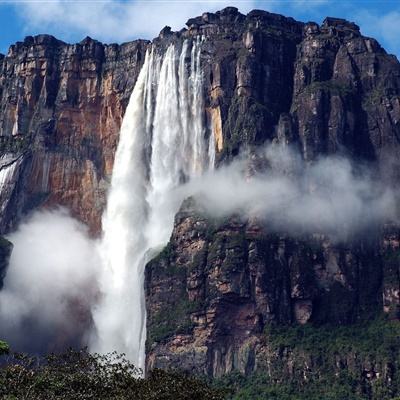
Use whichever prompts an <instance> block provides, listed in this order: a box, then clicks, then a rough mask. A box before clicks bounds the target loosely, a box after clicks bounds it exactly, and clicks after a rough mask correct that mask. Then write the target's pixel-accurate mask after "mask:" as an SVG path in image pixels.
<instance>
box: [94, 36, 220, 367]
mask: <svg viewBox="0 0 400 400" xmlns="http://www.w3.org/2000/svg"><path fill="white" fill-rule="evenodd" d="M200 54H201V39H200V38H198V39H195V40H194V41H190V40H186V41H185V42H184V43H183V44H182V46H179V45H176V44H171V45H170V46H169V47H168V49H167V51H166V52H165V54H164V55H163V56H162V55H158V54H157V52H156V50H155V49H154V48H152V49H151V50H148V51H147V53H146V57H145V62H144V65H143V67H142V70H141V72H140V74H139V77H138V79H137V82H136V85H135V88H134V90H133V92H132V95H131V97H130V101H129V104H128V107H127V110H126V113H125V117H124V120H123V122H122V127H121V132H120V141H119V145H118V149H117V152H116V156H115V164H114V170H113V174H112V179H111V188H110V192H109V197H108V204H107V208H106V211H105V213H104V215H103V239H102V241H101V244H100V253H101V255H102V261H103V274H102V279H101V291H102V294H103V297H102V300H101V301H100V303H99V304H98V306H97V307H96V308H95V309H94V312H93V316H94V322H95V326H96V330H97V334H96V338H95V339H94V341H93V346H92V350H94V351H98V352H100V353H107V352H110V351H114V350H116V351H117V352H120V353H125V354H126V356H127V358H128V359H129V360H131V361H132V362H133V363H134V364H135V365H136V366H138V367H140V368H143V367H144V363H145V350H144V348H145V340H146V309H145V299H144V290H143V278H144V267H145V264H146V262H147V261H148V260H149V258H150V257H151V255H152V254H154V250H157V249H158V250H159V249H160V247H161V246H162V245H165V244H166V243H167V241H168V239H169V236H170V233H171V230H172V227H173V218H174V214H175V213H176V211H177V207H179V204H176V202H174V201H172V198H171V195H170V194H171V191H172V190H174V189H175V188H177V187H178V186H179V185H180V184H182V183H183V182H184V181H187V180H188V179H190V178H191V177H193V176H197V175H200V174H201V173H202V172H203V171H204V170H205V169H207V168H208V167H210V166H212V165H213V163H214V158H215V155H214V148H215V144H214V141H213V138H212V135H210V139H206V125H205V116H204V114H205V110H204V99H203V77H202V71H201V68H200ZM207 140H208V141H209V143H208V144H207Z"/></svg>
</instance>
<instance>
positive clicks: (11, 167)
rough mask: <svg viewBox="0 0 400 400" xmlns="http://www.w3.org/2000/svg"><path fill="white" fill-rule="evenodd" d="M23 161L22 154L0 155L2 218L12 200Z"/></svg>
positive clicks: (0, 205) (0, 204)
mask: <svg viewBox="0 0 400 400" xmlns="http://www.w3.org/2000/svg"><path fill="white" fill-rule="evenodd" d="M21 162H22V156H16V155H14V154H11V153H6V154H4V155H2V156H1V157H0V219H1V218H2V217H3V216H4V213H5V210H6V208H7V205H8V203H9V201H10V197H11V194H12V192H13V190H14V186H15V182H16V175H17V174H18V170H19V166H20V165H21Z"/></svg>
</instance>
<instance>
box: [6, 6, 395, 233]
mask: <svg viewBox="0 0 400 400" xmlns="http://www.w3.org/2000/svg"><path fill="white" fill-rule="evenodd" d="M196 36H201V37H203V38H204V41H203V44H202V55H201V65H202V70H203V73H204V94H205V107H206V114H205V115H204V118H206V120H207V123H208V125H209V127H210V130H212V132H213V135H214V136H215V143H216V150H217V156H216V163H217V164H219V163H221V162H224V161H225V160H228V159H231V158H232V157H234V156H235V155H237V154H238V152H239V149H240V148H243V147H250V148H254V146H257V145H260V144H262V143H263V142H265V140H272V139H274V138H279V140H282V141H285V142H289V143H294V144H296V145H299V147H300V148H301V150H302V153H303V154H304V157H305V158H306V159H307V160H313V159H315V158H317V157H318V155H320V154H326V153H332V152H346V153H350V154H351V155H353V156H356V157H362V158H366V159H369V160H375V159H377V158H379V157H381V156H382V154H386V153H387V152H390V153H392V154H393V153H394V154H396V153H397V150H398V140H397V136H398V133H399V122H398V121H399V118H400V106H399V76H400V67H399V63H398V62H397V60H396V58H395V57H394V56H390V55H387V54H386V52H385V51H384V50H383V49H382V48H381V47H380V46H379V44H378V43H377V42H376V41H375V40H374V39H371V38H365V37H363V36H362V35H361V34H360V32H359V29H358V27H357V26H356V25H355V24H353V23H349V22H347V21H344V20H340V19H332V18H327V19H326V21H325V22H324V23H323V24H322V25H321V26H318V25H317V24H314V23H308V24H303V23H300V22H297V21H295V20H293V19H292V18H286V17H283V16H280V15H276V14H271V13H267V12H265V11H257V10H255V11H252V12H250V13H249V14H248V15H242V14H240V13H239V12H238V11H237V9H235V8H233V7H228V8H226V9H224V10H222V11H220V12H218V13H215V14H212V13H205V14H203V15H202V16H201V17H197V18H192V19H190V20H189V21H188V22H187V29H183V30H182V31H180V32H172V31H171V30H170V29H169V28H168V27H166V28H164V29H163V30H162V31H161V33H160V35H159V37H158V38H156V39H155V40H154V42H153V44H154V46H155V47H156V48H157V49H158V51H160V52H162V51H164V50H165V49H166V48H167V46H168V44H169V43H171V42H173V41H182V40H183V39H184V38H187V37H196ZM147 46H148V42H145V41H140V40H139V41H135V42H130V43H126V44H123V45H103V44H101V43H99V42H97V41H94V40H91V39H90V38H87V39H85V40H83V41H82V42H81V43H79V44H75V45H68V44H65V43H63V42H61V41H59V40H57V39H55V38H53V37H50V36H45V35H42V36H37V37H34V38H33V37H27V38H26V39H25V41H24V42H18V43H17V44H15V45H13V46H11V47H10V50H9V53H8V54H7V55H6V56H5V57H2V58H1V59H0V139H1V152H2V154H3V155H6V156H7V157H8V158H9V157H14V159H16V158H18V157H19V156H20V155H22V154H23V157H21V159H20V160H19V163H18V164H19V165H18V168H16V171H14V173H15V177H14V178H12V179H11V180H12V181H14V182H18V184H17V185H16V187H15V188H12V187H10V190H9V193H10V195H11V194H13V193H14V192H15V194H13V200H12V201H11V202H10V203H11V204H10V206H9V207H7V211H4V212H3V213H2V217H1V218H2V222H3V223H2V224H1V225H2V230H3V231H5V230H8V229H10V227H11V226H12V225H13V221H14V220H16V219H18V216H19V215H21V214H23V213H25V212H26V211H28V210H30V209H32V208H35V207H37V206H39V205H45V206H53V205H56V204H60V205H65V206H67V207H68V208H70V209H71V210H72V212H73V214H74V215H75V216H77V217H78V218H79V219H81V220H82V221H84V222H85V223H87V224H89V225H90V227H91V230H92V232H94V233H95V232H99V230H100V216H101V214H102V211H103V208H104V203H105V192H106V190H107V186H108V177H109V176H110V174H111V170H112V164H113V156H114V152H115V148H116V143H117V141H118V132H119V128H120V125H121V120H122V116H123V114H124V111H125V107H126V105H127V101H128V98H129V95H130V93H131V92H132V89H133V86H134V83H135V81H136V78H137V75H138V73H139V70H140V68H141V65H142V63H143V61H144V54H145V50H146V48H147ZM11 186H12V185H11ZM3 204H4V203H3Z"/></svg>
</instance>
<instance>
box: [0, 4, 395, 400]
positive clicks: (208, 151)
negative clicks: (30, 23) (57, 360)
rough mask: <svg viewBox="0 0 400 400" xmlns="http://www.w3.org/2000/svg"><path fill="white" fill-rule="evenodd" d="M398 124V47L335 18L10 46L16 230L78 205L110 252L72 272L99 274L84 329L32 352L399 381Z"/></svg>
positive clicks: (3, 67) (78, 215)
mask: <svg viewBox="0 0 400 400" xmlns="http://www.w3.org/2000/svg"><path fill="white" fill-rule="evenodd" d="M399 121H400V64H399V62H398V60H397V58H396V57H395V56H392V55H389V54H387V53H386V51H385V50H384V49H383V48H382V47H381V46H380V45H379V43H378V42H377V41H376V40H374V39H373V38H368V37H364V36H363V35H362V34H361V33H360V30H359V28H358V26H357V25H355V24H354V23H351V22H348V21H345V20H342V19H338V18H327V19H326V20H325V21H324V22H323V24H322V25H318V24H316V23H312V22H310V23H302V22H298V21H295V20H294V19H292V18H287V17H284V16H281V15H277V14H272V13H268V12H266V11H261V10H254V11H251V12H250V13H248V14H247V15H243V14H241V13H240V12H239V11H238V10H237V9H236V8H233V7H228V8H225V9H223V10H221V11H219V12H217V13H204V14H203V15H202V16H200V17H196V18H192V19H190V20H189V21H188V22H187V28H184V29H182V30H181V31H179V32H173V31H171V29H170V28H169V27H165V28H164V29H163V30H162V31H161V32H160V35H159V36H158V37H157V38H156V39H154V40H153V41H152V42H151V43H150V42H148V41H144V40H137V41H133V42H129V43H124V44H121V45H116V44H110V45H104V44H102V43H100V42H98V41H96V40H93V39H91V38H86V39H84V40H83V41H82V42H81V43H78V44H74V45H70V44H66V43H64V42H61V41H59V40H57V39H55V38H54V37H51V36H47V35H39V36H35V37H27V38H26V39H25V40H24V41H23V42H18V43H16V44H15V45H12V46H11V47H10V50H9V52H8V54H7V55H5V56H0V150H1V165H0V186H1V190H0V200H1V209H0V211H1V213H0V221H1V223H0V229H1V232H0V233H1V234H2V235H4V236H5V237H6V238H8V239H10V240H11V242H13V237H15V235H17V233H18V229H19V231H21V229H22V228H19V227H21V226H23V224H24V223H25V222H26V221H27V219H26V218H29V215H32V213H34V214H33V215H34V216H33V217H30V218H33V220H34V221H35V218H36V220H37V219H38V218H39V217H37V215H38V214H35V210H43V209H45V210H54V209H56V208H57V207H58V206H62V207H65V208H66V209H68V210H69V212H70V214H71V216H72V217H73V218H75V219H76V220H78V221H80V222H81V223H83V224H84V225H85V226H87V227H88V232H85V229H84V228H82V227H81V226H80V225H79V227H77V226H75V225H74V226H75V228H72V227H71V229H70V230H68V232H70V234H69V239H71V238H72V237H73V236H74V235H75V234H74V233H73V232H75V231H76V230H77V231H79V232H80V235H82V236H79V243H80V244H79V246H81V244H82V246H83V247H84V248H85V249H86V243H87V242H86V240H88V241H90V243H91V244H90V245H88V246H89V247H94V248H95V249H98V252H99V254H100V258H101V260H97V259H96V258H95V256H90V254H91V251H92V249H91V248H90V249H89V248H88V249H87V253H85V254H87V255H86V257H85V263H84V264H83V265H82V267H80V266H79V268H78V267H77V268H76V269H73V268H72V269H71V271H73V273H75V274H78V271H79V270H81V269H82V268H83V269H84V268H85V266H84V265H87V266H88V267H87V268H88V270H90V274H89V276H88V275H85V276H84V277H83V278H82V282H83V283H82V282H79V284H76V285H75V284H74V285H75V287H78V288H79V290H76V291H74V292H73V293H72V294H71V298H68V292H67V290H69V288H67V289H66V292H65V294H66V296H67V301H66V302H67V303H68V307H67V308H68V310H70V311H69V312H70V314H71V315H73V316H74V317H73V318H72V319H68V323H67V324H66V325H68V326H69V327H71V326H72V327H74V326H76V327H77V328H76V331H74V329H66V328H65V327H63V326H62V325H61V328H60V327H58V328H57V329H55V331H54V332H52V333H51V334H50V335H49V336H48V337H47V336H46V340H45V343H44V344H43V343H41V345H40V346H41V347H40V348H35V346H34V345H32V343H29V344H27V345H26V346H28V349H29V346H30V350H32V351H38V350H40V351H41V350H46V351H48V350H53V349H57V348H60V347H63V346H67V345H69V344H74V345H87V344H89V345H90V347H91V349H93V350H95V351H99V352H108V351H113V350H117V351H118V352H124V353H126V354H127V356H128V358H129V359H131V360H132V361H134V362H135V364H137V365H138V366H140V367H142V368H144V369H145V370H151V369H154V368H175V367H178V368H183V369H185V370H187V371H190V372H193V373H196V374H199V375H207V376H209V377H213V378H221V377H224V376H228V377H229V376H231V375H230V374H235V373H237V372H238V373H239V374H241V375H243V376H246V377H251V376H260V375H261V376H262V377H263V379H265V380H267V381H268V382H269V384H270V385H276V384H283V383H284V382H286V381H287V382H294V384H295V385H297V387H300V388H301V387H303V386H304V385H306V384H313V383H315V382H323V381H324V379H327V374H328V375H329V379H332V380H335V379H338V381H340V379H341V378H342V375H343V376H345V377H346V379H350V378H351V379H353V381H354V382H355V383H354V388H355V389H354V390H355V392H356V393H361V394H362V396H364V397H361V398H368V399H386V398H387V399H389V398H392V397H394V396H396V395H399V390H400V389H399V388H400V383H399V382H400V355H399V348H400V344H399V337H398V336H396V334H394V335H393V332H398V330H399V328H398V324H399V312H400V264H399V262H400V259H399V254H400V253H399V243H400V242H399V241H400V231H399V226H398V219H397V217H398V209H397V208H398V206H397V204H398V202H397V199H398V193H397V185H398V179H399V178H398V154H399V144H400V142H399V137H400V136H399V135H400V122H399ZM114 159H115V162H114ZM192 196H193V197H192ZM40 212H43V211H40ZM46 212H47V211H46ZM58 213H59V211H52V212H50V214H51V215H53V216H54V215H58ZM61 213H64V217H65V218H67V219H68V218H70V217H67V216H65V212H64V211H62V212H61ZM35 215H36V216H35ZM64 217H60V216H58V217H56V218H61V219H62V218H64ZM49 218H53V217H49ZM62 220H63V219H62ZM28 221H29V220H28ZM63 221H64V220H63ZM28 223H29V222H28ZM65 223H66V225H67V226H68V227H69V226H70V225H69V223H68V222H65ZM21 224H22V225H21ZM49 224H50V223H49ZM49 226H50V225H49ZM68 229H69V228H68ZM82 229H83V230H82ZM15 230H17V233H15ZM27 232H28V233H27V237H28V238H29V235H32V233H29V231H27ZM34 232H37V231H34ZM171 232H172V234H171ZM33 234H35V235H38V234H37V233H33ZM13 235H14V236H13ZM43 235H44V236H45V234H43ZM38 236H39V235H38ZM45 237H46V236H45ZM67 239H68V238H67ZM62 240H65V239H62ZM47 241H48V240H47V238H46V240H44V241H43V242H44V244H45V242H47ZM44 244H43V245H44ZM41 245H42V244H40V246H41ZM11 246H12V245H11V244H10V243H9V242H8V241H7V240H6V239H4V240H3V241H2V242H1V243H0V247H1V253H0V254H1V256H2V260H1V261H2V262H1V263H0V268H1V271H2V272H1V273H0V277H2V281H3V285H4V287H3V289H2V291H3V293H7V287H8V286H7V285H8V284H10V282H11V281H10V280H9V281H7V279H11V278H10V277H11V276H12V275H11V269H12V267H13V265H14V264H13V257H15V255H16V254H18V248H17V247H18V245H17V244H16V243H14V249H13V251H12V252H11ZM38 246H39V245H38ZM65 248H66V249H67V250H65V251H66V252H69V253H71V252H73V251H74V250H71V248H70V247H68V246H67V245H65ZM80 248H82V247H80ZM45 251H46V250H45ZM47 251H49V250H47ZM60 251H62V250H60ZM10 253H11V260H10V265H9V267H8V271H7V264H8V258H9V256H10ZM89 264H94V266H92V265H91V266H90V267H89ZM52 265H53V264H52ZM52 265H50V266H49V271H51V268H52ZM53 267H54V265H53ZM38 268H39V267H38ZM65 268H66V271H68V266H66V267H65ZM93 270H94V271H95V272H93ZM93 274H94V276H95V277H93ZM66 276H68V274H67V275H66ZM71 281H73V282H74V280H73V279H72V280H71ZM81 284H82V286H79V285H81ZM49 285H51V283H49ZM43 290H45V287H44V289H43ZM82 293H84V294H85V296H83V295H82ZM86 295H87V296H86ZM1 299H2V297H1V292H0V300H1ZM64 300H65V299H64ZM4 304H5V303H4V302H3V307H4ZM67 308H62V310H63V311H62V312H64V311H65V310H66V309H67ZM0 310H1V305H0ZM2 312H4V310H1V311H0V314H1V313H2ZM146 313H147V318H145V314H146ZM77 315H79V318H78V319H79V324H78V323H77V322H76V320H75V319H74V318H75V317H76V316H77ZM68 318H69V317H68ZM0 321H1V324H2V325H1V327H0V336H1V337H4V339H6V340H8V341H9V342H10V344H11V345H12V344H13V338H12V336H10V335H12V333H10V331H7V329H5V328H4V323H5V322H4V321H5V320H4V318H1V319H0ZM24 323H25V324H26V326H31V324H32V323H33V324H35V322H32V321H25V322H24ZM47 328H48V327H46V329H47ZM313 329H314V330H313ZM38 332H39V333H38V336H40V334H41V331H40V329H39V330H38ZM330 332H333V334H331V333H330ZM354 332H356V333H354ZM360 332H363V333H362V334H361V333H360ZM291 335H292V336H291ZM293 337H294V338H295V339H293ZM308 337H309V338H312V341H313V342H314V347H313V345H312V344H310V342H308V339H307V338H308ZM321 337H322V338H321ZM377 338H385V339H386V344H387V347H384V348H382V346H383V345H382V344H381V343H379V340H378V339H377ZM324 339H325V342H324ZM358 339H359V340H358ZM310 340H311V339H310ZM340 341H343V342H344V343H345V344H344V345H342V344H343V343H342V342H340ZM377 341H378V344H377ZM339 342H340V343H339ZM24 346H25V345H24ZM42 346H45V348H44V349H43V347H42ZM327 371H328V372H327ZM238 379H239V378H238ZM353 381H352V382H353Z"/></svg>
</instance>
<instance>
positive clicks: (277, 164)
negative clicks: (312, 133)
mask: <svg viewBox="0 0 400 400" xmlns="http://www.w3.org/2000/svg"><path fill="white" fill-rule="evenodd" d="M260 155H262V156H263V157H265V160H266V161H267V164H269V165H270V166H271V169H268V170H267V171H265V172H264V173H259V174H255V175H254V176H252V177H251V179H249V178H248V177H247V174H243V171H246V169H247V168H248V167H247V163H248V161H246V159H242V160H240V159H239V160H235V161H234V162H232V164H230V165H229V166H224V167H222V168H219V169H218V170H216V171H214V172H212V173H209V174H206V175H205V176H204V177H201V178H199V179H197V180H193V181H191V182H189V183H188V184H187V185H185V186H184V187H183V188H181V189H179V190H178V194H179V195H180V196H181V198H185V197H187V196H189V195H194V196H195V197H196V198H197V200H198V201H199V203H200V204H201V205H202V206H203V207H204V208H205V209H206V210H207V211H208V212H209V213H211V214H212V215H216V216H229V215H231V214H232V213H238V214H239V215H246V216H250V217H254V216H256V217H258V218H260V219H262V220H265V221H266V222H267V224H268V228H269V229H270V230H271V229H273V228H274V227H275V228H276V229H277V230H280V231H282V230H283V231H285V232H291V233H292V234H296V232H308V233H316V232H321V233H325V234H328V235H330V237H331V239H332V240H336V239H339V240H346V239H348V237H349V236H348V235H352V234H354V233H360V232H364V231H368V230H369V229H375V227H376V226H377V225H378V226H379V224H381V223H382V222H384V221H386V220H391V221H393V220H396V221H397V220H398V213H397V211H398V210H397V199H398V193H397V192H396V190H394V189H393V188H392V187H391V185H390V184H387V182H385V181H384V180H382V179H380V180H378V179H373V178H372V174H371V172H370V171H368V168H366V167H364V168H363V170H362V171H356V170H355V169H354V168H353V166H352V164H351V162H350V161H349V160H348V159H345V158H341V157H335V156H330V157H326V158H321V159H320V160H319V161H316V162H315V163H313V164H311V165H308V164H306V163H305V162H304V161H303V160H302V158H301V156H300V154H299V153H298V152H296V151H293V150H291V149H288V148H287V147H282V146H278V145H270V146H267V147H266V150H265V153H264V154H262V153H260ZM361 172H362V173H361Z"/></svg>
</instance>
